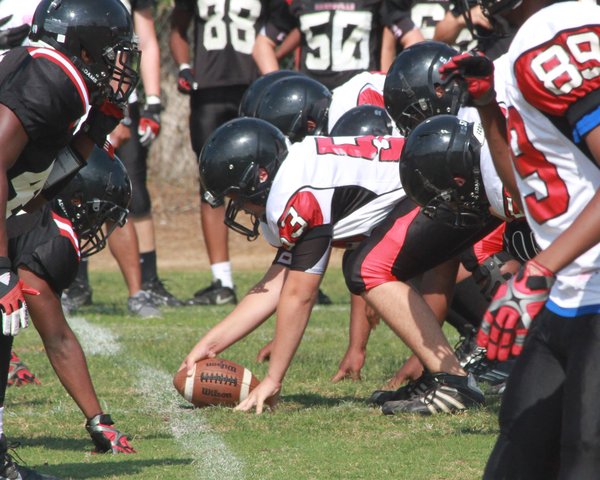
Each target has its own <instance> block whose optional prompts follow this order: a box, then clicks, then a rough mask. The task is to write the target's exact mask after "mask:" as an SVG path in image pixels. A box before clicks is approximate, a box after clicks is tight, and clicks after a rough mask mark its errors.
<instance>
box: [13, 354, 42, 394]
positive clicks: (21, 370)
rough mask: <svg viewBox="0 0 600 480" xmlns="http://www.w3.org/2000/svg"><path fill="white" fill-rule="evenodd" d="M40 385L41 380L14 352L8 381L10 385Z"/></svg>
mask: <svg viewBox="0 0 600 480" xmlns="http://www.w3.org/2000/svg"><path fill="white" fill-rule="evenodd" d="M31 384H35V385H40V381H39V380H38V379H37V378H36V377H35V375H34V374H33V373H31V370H29V368H27V365H25V364H24V363H23V361H22V360H21V359H20V358H19V357H18V356H17V354H16V353H15V352H12V354H11V357H10V365H9V367H8V381H7V385H8V386H9V387H12V386H14V387H21V386H23V385H31Z"/></svg>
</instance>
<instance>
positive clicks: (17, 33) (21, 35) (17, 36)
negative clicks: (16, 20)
mask: <svg viewBox="0 0 600 480" xmlns="http://www.w3.org/2000/svg"><path fill="white" fill-rule="evenodd" d="M11 18H12V15H8V16H7V17H3V18H0V27H2V26H4V25H6V24H7V23H8V22H10V20H11ZM29 29H30V26H29V25H28V24H26V23H25V24H23V25H19V26H18V27H12V28H5V29H4V30H0V48H3V49H9V48H13V47H18V46H19V45H21V44H22V43H23V40H25V39H26V38H27V35H29Z"/></svg>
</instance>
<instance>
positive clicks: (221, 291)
mask: <svg viewBox="0 0 600 480" xmlns="http://www.w3.org/2000/svg"><path fill="white" fill-rule="evenodd" d="M187 303H188V305H226V304H228V303H231V304H234V305H235V304H236V303H237V296H236V294H235V290H234V289H233V288H229V287H224V286H223V285H222V284H221V280H215V281H214V282H212V283H211V284H210V286H208V287H206V288H204V289H202V290H198V291H197V292H196V293H194V297H193V298H192V299H190V300H188V302H187Z"/></svg>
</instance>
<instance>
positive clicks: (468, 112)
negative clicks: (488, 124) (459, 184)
mask: <svg viewBox="0 0 600 480" xmlns="http://www.w3.org/2000/svg"><path fill="white" fill-rule="evenodd" d="M507 75H510V65H509V63H508V56H507V55H502V56H501V57H499V58H497V59H496V60H494V89H495V90H496V101H497V102H498V104H499V105H500V108H501V109H502V111H503V112H504V113H505V114H506V90H505V88H504V85H505V82H506V77H507ZM457 116H458V118H460V119H462V120H466V121H467V122H470V123H473V122H475V123H481V118H480V117H479V112H478V111H477V109H476V108H473V107H463V108H461V109H460V110H459V111H458V115H457ZM480 167H481V177H482V178H483V185H484V186H485V193H486V196H487V199H488V201H489V202H490V206H491V207H492V210H493V211H494V214H495V215H496V216H498V217H500V218H502V219H503V220H507V221H510V220H513V219H515V218H520V217H522V216H523V215H522V214H521V213H520V212H518V210H517V209H516V205H514V204H513V201H512V199H511V198H510V195H508V192H507V191H506V189H505V188H504V184H503V183H502V180H501V179H500V176H499V175H498V172H497V171H496V167H495V166H494V161H493V160H492V154H491V152H490V148H489V146H488V144H487V142H485V141H484V143H483V145H482V147H481V154H480Z"/></svg>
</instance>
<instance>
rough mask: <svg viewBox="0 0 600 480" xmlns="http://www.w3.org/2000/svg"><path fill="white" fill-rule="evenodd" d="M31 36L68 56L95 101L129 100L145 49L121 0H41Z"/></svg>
mask: <svg viewBox="0 0 600 480" xmlns="http://www.w3.org/2000/svg"><path fill="white" fill-rule="evenodd" d="M29 37H30V38H31V40H33V41H34V42H35V41H42V42H44V43H46V44H48V45H50V46H51V47H53V48H55V49H56V50H58V51H59V52H61V53H63V54H64V55H66V56H67V57H68V58H69V60H70V61H71V62H72V63H73V64H74V65H75V67H76V68H77V69H78V70H79V71H80V72H81V74H82V75H83V77H84V79H85V81H86V83H87V85H88V88H89V89H90V92H91V93H92V98H93V99H94V100H95V99H99V100H100V101H102V100H104V99H106V100H108V101H110V102H113V103H117V104H124V103H125V102H126V101H127V98H128V97H129V95H130V94H131V92H132V91H133V90H134V89H135V87H136V85H137V83H138V80H139V74H138V69H139V60H140V51H139V50H138V48H137V42H136V40H135V37H134V33H133V21H132V19H131V15H129V12H128V11H127V9H126V8H125V6H124V5H123V4H122V3H121V2H120V1H119V0H94V1H89V0H42V1H41V2H40V3H39V5H38V6H37V8H36V10H35V13H34V15H33V22H32V26H31V33H30V35H29Z"/></svg>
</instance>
